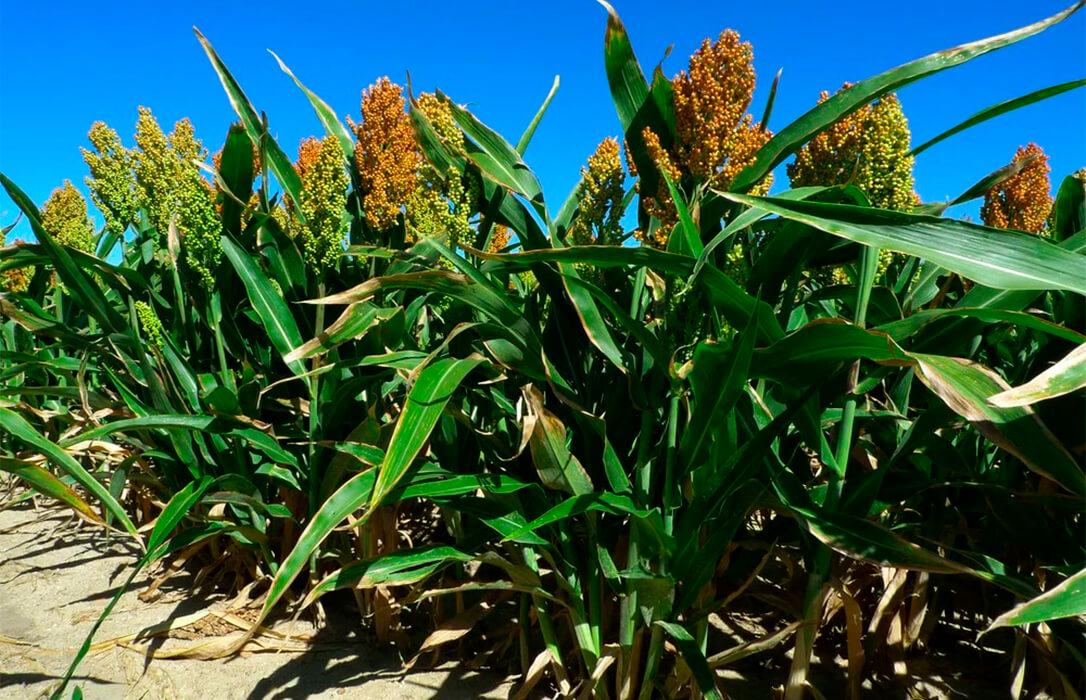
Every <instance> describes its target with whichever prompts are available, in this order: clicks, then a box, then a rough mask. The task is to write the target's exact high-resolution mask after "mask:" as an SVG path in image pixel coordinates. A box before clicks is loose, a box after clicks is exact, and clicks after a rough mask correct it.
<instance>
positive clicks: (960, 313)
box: [873, 292, 1086, 343]
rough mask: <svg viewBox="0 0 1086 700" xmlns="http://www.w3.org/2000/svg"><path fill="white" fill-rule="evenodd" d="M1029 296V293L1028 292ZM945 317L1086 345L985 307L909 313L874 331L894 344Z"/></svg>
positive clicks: (1042, 323)
mask: <svg viewBox="0 0 1086 700" xmlns="http://www.w3.org/2000/svg"><path fill="white" fill-rule="evenodd" d="M1027 293H1029V292H1027ZM946 317H960V318H976V319H980V320H981V321H984V322H986V323H993V324H994V323H1010V324H1013V325H1015V326H1020V327H1022V328H1032V329H1033V330H1035V331H1040V332H1041V333H1045V334H1047V335H1050V336H1052V337H1054V338H1063V339H1064V340H1068V341H1070V342H1072V343H1083V342H1086V336H1083V335H1082V334H1081V333H1076V332H1075V331H1073V330H1071V329H1070V328H1065V327H1063V326H1061V325H1059V324H1056V323H1053V322H1052V321H1046V320H1045V319H1043V318H1038V317H1037V316H1034V315H1033V314H1030V313H1025V312H1023V311H1008V310H1006V309H986V308H976V309H974V308H958V307H955V308H952V309H923V310H921V311H917V312H915V313H912V314H909V315H908V316H906V317H905V318H902V319H899V320H897V321H891V322H890V323H884V324H883V325H881V326H877V327H876V328H874V329H873V330H875V331H877V332H879V333H886V334H887V335H889V336H890V337H891V338H893V339H894V340H895V341H897V342H899V343H900V342H903V341H905V340H908V339H909V338H911V337H913V336H915V335H916V334H917V333H919V332H920V331H922V330H924V329H925V328H927V327H928V326H929V325H930V324H931V323H932V322H934V321H936V320H938V319H940V318H946Z"/></svg>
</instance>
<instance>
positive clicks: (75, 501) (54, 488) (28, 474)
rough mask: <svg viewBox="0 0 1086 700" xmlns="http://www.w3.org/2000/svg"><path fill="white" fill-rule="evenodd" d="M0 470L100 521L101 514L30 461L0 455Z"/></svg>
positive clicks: (46, 471) (65, 485)
mask: <svg viewBox="0 0 1086 700" xmlns="http://www.w3.org/2000/svg"><path fill="white" fill-rule="evenodd" d="M0 470H2V471H6V472H8V473H10V474H14V475H15V476H17V477H19V478H20V479H22V480H23V481H25V482H26V483H28V484H30V487H31V488H32V489H34V490H35V491H37V492H38V493H40V494H42V495H43V496H48V497H49V498H55V499H56V500H58V501H60V502H61V503H64V504H66V505H68V506H70V507H71V508H72V509H73V510H76V511H78V512H80V513H82V514H83V515H85V516H86V517H87V518H89V519H90V520H93V521H94V522H102V518H101V516H99V515H98V513H96V512H95V511H94V509H93V508H91V507H90V505H88V504H87V502H86V501H84V500H83V499H82V498H80V496H79V494H77V493H76V492H75V491H73V490H72V489H71V487H69V486H68V485H67V484H65V483H64V482H63V481H61V480H60V479H58V478H57V477H55V476H53V474H52V472H50V471H49V470H47V469H45V468H43V467H41V466H39V465H37V464H32V463H31V462H26V461H23V460H21V459H14V458H12V457H0Z"/></svg>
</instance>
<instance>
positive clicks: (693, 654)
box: [654, 620, 724, 700]
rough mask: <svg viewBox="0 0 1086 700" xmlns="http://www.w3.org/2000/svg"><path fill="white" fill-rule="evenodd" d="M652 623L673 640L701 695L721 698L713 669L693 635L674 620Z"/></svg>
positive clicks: (712, 699) (722, 697)
mask: <svg viewBox="0 0 1086 700" xmlns="http://www.w3.org/2000/svg"><path fill="white" fill-rule="evenodd" d="M654 624H656V625H657V626H659V627H662V628H663V629H664V631H665V632H667V634H668V636H669V637H671V638H672V639H674V640H675V646H677V647H679V653H680V654H682V657H683V661H685V662H686V665H687V666H689V667H690V672H691V673H693V674H694V680H695V681H697V684H698V689H699V690H700V691H701V693H702V695H704V696H705V697H706V698H708V699H709V700H723V699H724V694H723V693H721V692H720V688H718V687H717V684H716V676H715V675H713V669H711V668H709V662H708V661H706V659H705V654H703V653H702V651H701V646H700V645H699V644H698V641H697V640H696V639H694V635H692V634H690V632H688V631H687V629H686V628H685V627H683V626H682V625H679V624H676V623H674V622H664V621H663V620H657V621H656V622H655V623H654Z"/></svg>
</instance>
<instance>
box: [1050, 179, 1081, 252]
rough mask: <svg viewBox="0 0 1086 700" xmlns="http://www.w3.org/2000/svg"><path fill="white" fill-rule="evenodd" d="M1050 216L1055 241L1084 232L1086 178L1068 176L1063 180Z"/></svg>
mask: <svg viewBox="0 0 1086 700" xmlns="http://www.w3.org/2000/svg"><path fill="white" fill-rule="evenodd" d="M1052 216H1053V219H1054V222H1053V223H1054V224H1055V225H1054V226H1053V227H1052V236H1053V238H1055V239H1056V240H1057V241H1064V240H1067V239H1068V238H1070V237H1071V236H1073V235H1075V234H1076V233H1078V232H1080V231H1084V230H1086V177H1078V176H1076V175H1068V176H1067V177H1065V178H1064V179H1063V182H1062V183H1061V184H1060V189H1059V192H1057V193H1056V203H1055V205H1054V206H1053V209H1052Z"/></svg>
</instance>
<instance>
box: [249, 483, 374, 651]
mask: <svg viewBox="0 0 1086 700" xmlns="http://www.w3.org/2000/svg"><path fill="white" fill-rule="evenodd" d="M376 481H377V470H376V469H369V470H367V471H364V472H362V473H361V474H356V475H355V476H353V477H351V479H349V480H348V481H347V482H346V483H344V484H343V485H342V486H340V487H339V489H337V490H336V492H335V493H333V494H332V495H331V496H329V497H328V499H327V500H325V501H324V503H322V504H321V506H320V508H319V509H318V510H317V512H316V513H315V514H314V515H313V519H312V520H310V521H309V524H308V525H306V527H305V529H304V530H303V531H302V534H301V535H299V536H298V541H297V543H295V545H294V549H292V550H291V551H290V554H288V555H287V556H286V558H285V559H283V563H282V564H281V565H280V566H279V571H278V572H276V574H275V578H274V579H272V582H271V586H270V587H269V588H268V595H267V598H265V600H264V607H263V608H262V609H261V611H260V617H259V619H258V620H257V623H256V624H258V625H259V624H260V623H261V622H263V621H264V619H265V618H267V616H268V613H269V612H271V610H272V609H273V608H274V607H275V606H276V605H277V604H278V603H279V600H280V599H281V598H282V597H283V594H284V593H286V591H287V589H288V588H290V584H291V583H293V581H294V579H296V578H297V577H298V575H299V574H301V573H302V572H303V571H305V570H307V568H308V562H309V558H310V557H311V556H312V555H313V553H314V552H316V551H317V548H318V547H320V545H321V543H322V542H324V540H325V538H326V537H328V535H329V534H331V532H332V530H334V529H335V528H336V527H337V526H339V524H340V523H341V522H343V521H344V520H345V519H346V518H347V516H348V515H350V514H351V513H353V512H355V511H356V510H358V509H359V508H363V507H365V506H366V504H367V503H368V502H369V500H370V496H371V494H372V493H373V487H374V484H375V483H376ZM371 513H372V511H370V510H368V509H367V510H366V511H365V512H364V513H362V514H361V516H360V518H359V520H360V522H358V523H357V524H358V525H359V526H361V525H363V524H365V522H366V521H367V520H368V519H369V516H370V514H371ZM253 632H255V627H254V629H253V630H252V631H251V632H250V633H249V636H251V635H252V633H253ZM246 639H247V638H246V637H243V638H242V639H241V640H239V641H238V642H237V643H236V645H235V646H236V648H237V649H240V648H241V647H242V646H243V645H244V644H245V641H246Z"/></svg>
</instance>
